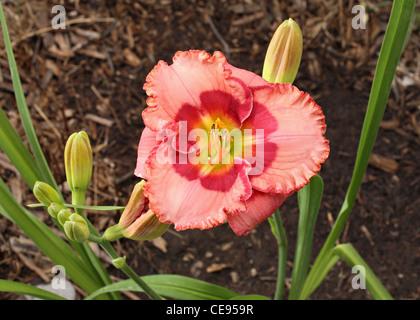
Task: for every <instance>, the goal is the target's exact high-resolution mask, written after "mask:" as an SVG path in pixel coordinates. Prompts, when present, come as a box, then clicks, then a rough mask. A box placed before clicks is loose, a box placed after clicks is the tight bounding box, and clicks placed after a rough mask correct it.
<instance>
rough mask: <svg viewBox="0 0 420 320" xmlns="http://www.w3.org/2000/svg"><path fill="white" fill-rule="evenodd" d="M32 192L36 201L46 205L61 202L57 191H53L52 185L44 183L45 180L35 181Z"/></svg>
mask: <svg viewBox="0 0 420 320" xmlns="http://www.w3.org/2000/svg"><path fill="white" fill-rule="evenodd" d="M33 192H34V195H35V197H36V198H37V199H38V201H39V202H41V203H42V204H43V205H44V206H46V207H49V206H50V205H51V203H52V202H57V203H61V202H62V200H61V198H60V195H59V194H58V193H57V191H55V189H54V188H53V187H51V186H50V185H49V184H46V183H45V182H42V181H37V182H35V185H34V189H33Z"/></svg>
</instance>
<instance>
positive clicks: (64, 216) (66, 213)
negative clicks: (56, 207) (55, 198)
mask: <svg viewBox="0 0 420 320" xmlns="http://www.w3.org/2000/svg"><path fill="white" fill-rule="evenodd" d="M72 214H73V212H71V211H70V210H69V209H67V208H64V209H61V210H60V211H59V212H58V214H57V220H58V222H59V223H60V224H61V225H62V226H64V224H65V223H66V222H67V221H69V219H70V216H71V215H72Z"/></svg>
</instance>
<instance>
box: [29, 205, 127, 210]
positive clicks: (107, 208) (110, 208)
mask: <svg viewBox="0 0 420 320" xmlns="http://www.w3.org/2000/svg"><path fill="white" fill-rule="evenodd" d="M63 205H64V206H65V207H66V208H74V209H83V210H95V211H118V210H124V209H125V207H123V206H85V205H76V204H70V203H64V204H63ZM27 207H29V208H39V207H45V206H44V204H42V203H31V204H28V205H27Z"/></svg>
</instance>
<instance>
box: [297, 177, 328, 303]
mask: <svg viewBox="0 0 420 320" xmlns="http://www.w3.org/2000/svg"><path fill="white" fill-rule="evenodd" d="M323 190H324V183H323V181H322V178H321V177H320V176H319V175H316V176H314V177H313V178H312V179H311V180H310V182H309V183H308V184H307V185H306V186H304V187H303V188H302V189H301V190H299V192H298V203H299V211H300V212H299V224H298V233H297V241H296V250H295V258H294V263H293V271H292V286H291V288H290V292H289V299H290V300H294V299H298V297H299V295H300V292H301V290H302V287H303V284H304V282H305V279H306V276H307V274H308V270H309V263H310V260H311V253H312V243H313V233H314V228H315V223H316V218H317V216H318V211H319V207H320V205H321V200H322V194H323Z"/></svg>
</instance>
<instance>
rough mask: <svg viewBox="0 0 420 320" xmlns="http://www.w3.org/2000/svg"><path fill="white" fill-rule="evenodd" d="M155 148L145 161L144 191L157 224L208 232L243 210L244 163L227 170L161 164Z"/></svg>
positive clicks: (245, 190)
mask: <svg viewBox="0 0 420 320" xmlns="http://www.w3.org/2000/svg"><path fill="white" fill-rule="evenodd" d="M158 148H159V147H157V148H156V150H155V151H154V152H153V153H152V155H151V156H150V157H149V159H148V160H147V172H148V174H149V176H150V177H152V179H150V180H148V181H147V183H146V185H145V187H144V190H145V195H146V196H147V197H148V198H149V201H150V202H149V205H150V208H151V209H152V210H153V212H155V213H156V215H157V216H158V217H159V219H160V221H161V222H163V223H173V224H174V227H175V229H176V230H184V229H194V228H199V229H208V228H211V227H213V226H217V225H220V224H222V223H224V222H225V221H226V219H227V214H238V213H240V212H245V211H246V205H245V200H246V199H248V198H249V197H250V196H251V193H252V188H251V184H250V183H249V179H248V175H247V171H248V170H249V164H248V163H247V162H246V161H244V160H242V161H241V162H240V163H237V164H232V165H230V166H229V168H228V165H224V166H220V167H216V166H213V167H211V166H210V165H203V166H200V165H191V164H165V163H160V161H158V157H156V152H157V149H158ZM238 162H239V161H238ZM168 199H170V200H171V201H168Z"/></svg>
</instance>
